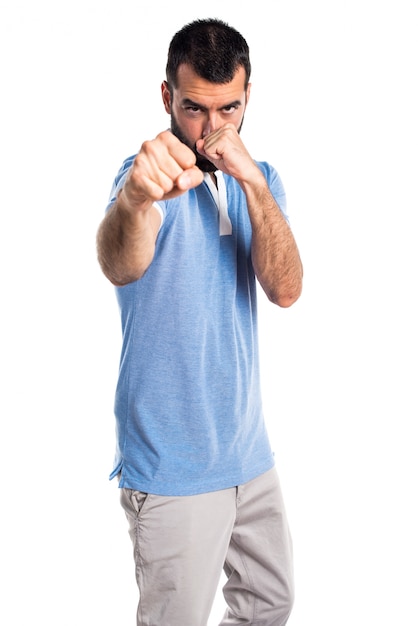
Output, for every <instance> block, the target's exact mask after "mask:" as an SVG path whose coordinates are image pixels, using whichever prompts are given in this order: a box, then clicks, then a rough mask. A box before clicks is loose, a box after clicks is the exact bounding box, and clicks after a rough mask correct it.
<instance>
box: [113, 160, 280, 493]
mask: <svg viewBox="0 0 418 626" xmlns="http://www.w3.org/2000/svg"><path fill="white" fill-rule="evenodd" d="M132 161H133V157H131V158H129V159H127V160H126V161H125V162H124V164H123V166H122V168H121V170H120V171H119V173H118V176H117V177H116V179H115V183H114V185H113V188H112V192H111V198H110V203H109V205H110V204H112V203H113V202H114V199H115V197H116V194H117V192H118V189H120V187H121V185H122V184H123V182H124V178H125V175H126V172H127V171H128V169H129V167H130V165H131V164H132ZM257 165H258V167H259V168H260V169H261V170H262V172H263V174H264V175H265V177H266V179H267V181H268V184H269V186H270V189H271V191H272V193H273V195H274V197H275V199H276V201H277V203H278V204H279V206H280V209H281V210H282V212H283V213H284V214H285V216H286V213H285V211H286V198H285V192H284V189H283V186H282V183H281V180H280V178H279V176H278V174H277V172H276V171H275V170H274V168H272V167H271V166H270V165H268V164H267V163H265V162H258V163H257ZM224 181H225V185H226V194H227V206H228V215H229V218H230V220H231V223H232V234H228V235H220V234H219V211H218V206H217V203H216V201H215V199H214V197H213V196H212V194H211V192H210V190H209V187H208V185H207V184H206V183H205V182H203V183H202V184H201V185H199V186H198V187H197V188H195V189H193V190H191V191H189V192H187V193H185V194H183V195H181V196H180V197H178V198H176V199H172V200H169V201H166V202H160V203H159V206H160V208H161V210H162V215H163V222H162V226H161V229H160V232H159V234H158V238H157V244H156V251H155V256H154V259H153V261H152V263H151V265H150V267H149V268H148V270H147V271H146V273H145V275H144V276H143V277H142V278H141V279H140V280H138V281H136V282H133V283H131V284H129V285H126V286H124V287H117V288H116V294H117V299H118V303H119V307H120V313H121V323H122V351H121V360H120V371H119V379H118V383H117V389H116V397H115V417H116V441H117V446H116V458H115V462H114V467H113V471H112V473H111V475H110V478H113V477H114V476H116V475H117V474H119V473H120V475H121V477H120V482H119V486H120V487H127V488H131V489H136V490H139V491H144V492H147V493H153V494H158V495H166V496H170V495H177V496H182V495H192V494H198V493H204V492H209V491H215V490H219V489H225V488H229V487H232V486H235V485H239V484H242V483H245V482H247V481H249V480H252V479H253V478H255V477H256V476H258V475H260V474H262V473H264V472H266V471H268V470H269V469H271V467H272V466H273V465H274V455H273V453H272V450H271V446H270V442H269V437H268V433H267V432H266V427H265V422H264V417H263V409H262V401H261V395H260V380H259V354H258V338H257V303H256V279H255V275H254V270H253V267H252V263H251V224H250V220H249V216H248V211H247V206H246V199H245V195H244V194H243V192H242V190H241V188H240V187H239V185H238V183H237V182H236V181H235V180H234V179H233V178H232V177H230V176H226V175H224Z"/></svg>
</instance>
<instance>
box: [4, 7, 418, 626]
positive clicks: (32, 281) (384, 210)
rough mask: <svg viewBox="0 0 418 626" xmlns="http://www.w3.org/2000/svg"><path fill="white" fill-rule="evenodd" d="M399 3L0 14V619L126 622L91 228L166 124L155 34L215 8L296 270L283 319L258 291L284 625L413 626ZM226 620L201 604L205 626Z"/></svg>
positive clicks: (411, 363)
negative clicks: (282, 520) (289, 551)
mask: <svg viewBox="0 0 418 626" xmlns="http://www.w3.org/2000/svg"><path fill="white" fill-rule="evenodd" d="M273 8H274V13H273V12H272V10H273ZM413 9H414V2H412V0H411V1H409V2H408V1H407V0H397V1H396V2H394V1H393V2H389V1H386V0H382V1H380V2H378V1H377V0H352V1H351V2H342V1H341V0H333V1H332V0H328V1H327V0H317V1H316V2H312V1H309V0H302V1H295V0H276V1H275V2H270V1H268V2H267V1H265V0H258V1H257V2H255V3H253V4H251V5H248V6H247V5H246V4H245V3H242V2H241V1H239V2H238V1H236V0H228V1H226V0H222V1H218V0H213V1H212V2H210V3H203V4H202V3H198V4H196V3H190V2H185V1H180V2H177V3H176V2H168V1H167V2H157V1H156V2H151V3H146V2H140V1H139V0H118V2H116V1H115V2H110V1H109V0H101V1H99V0H83V1H82V2H81V1H80V0H72V1H71V2H54V3H53V2H48V1H47V0H38V2H30V1H29V0H15V1H14V2H13V3H12V4H9V5H8V8H7V9H5V8H2V10H1V15H0V29H1V37H0V45H1V50H0V52H1V75H2V76H1V85H2V96H1V105H0V106H1V141H0V149H1V177H2V180H1V189H2V210H1V212H2V218H1V228H0V238H1V239H0V251H1V265H0V267H1V287H2V294H3V295H2V305H1V316H2V317H1V338H0V340H1V348H0V354H1V365H2V391H1V400H0V401H1V422H0V424H1V426H0V428H1V431H0V461H1V470H2V471H1V477H2V492H1V501H2V509H1V510H2V512H1V514H0V515H1V517H0V519H1V532H0V542H1V544H0V573H1V578H2V580H1V596H2V599H1V603H0V622H1V623H2V624H4V625H7V626H26V625H27V624H42V626H57V625H58V624H59V625H60V626H74V625H75V624H77V626H91V625H93V624H100V625H103V626H105V625H112V624H121V625H128V624H131V625H132V626H133V625H134V623H135V608H136V600H137V598H136V586H135V581H134V569H133V560H132V556H131V546H130V542H129V537H128V533H127V526H126V521H125V519H124V516H123V512H122V509H120V507H119V503H118V493H117V492H118V490H117V487H116V484H115V483H109V482H108V480H107V477H108V474H109V472H110V469H111V465H112V461H113V446H114V424H113V413H112V409H113V394H114V386H115V382H116V374H117V365H118V358H119V348H120V330H119V318H118V311H117V307H116V301H115V297H114V293H113V288H112V287H111V285H110V284H109V283H108V282H107V281H106V279H105V278H104V277H103V276H102V274H101V273H100V271H99V268H98V265H97V262H96V253H95V234H96V229H97V226H98V224H99V221H100V220H101V218H102V215H103V211H104V207H105V205H106V202H107V197H108V192H109V190H110V186H111V183H112V180H113V177H114V175H115V174H116V171H117V169H118V168H119V166H120V164H121V162H122V160H123V159H124V158H125V157H126V156H128V155H130V154H133V153H134V152H136V151H137V150H138V148H139V146H140V144H141V143H142V141H143V140H144V139H148V138H151V137H153V136H154V135H155V134H157V133H158V132H159V131H160V130H162V129H164V128H166V127H167V126H168V124H169V119H168V117H167V115H166V114H165V112H164V110H163V107H162V104H161V101H160V83H161V81H162V80H163V79H164V69H165V60H166V52H167V47H168V43H169V40H170V38H171V36H172V35H173V34H174V32H175V31H176V30H177V29H178V28H180V27H181V26H183V24H184V23H186V22H188V21H190V20H192V19H194V18H196V17H220V18H223V19H225V20H227V21H229V22H230V23H231V24H232V25H233V26H235V27H236V28H238V29H239V30H241V32H242V33H243V34H244V36H245V37H246V38H247V40H248V43H249V44H250V47H251V50H252V61H253V76H252V82H253V91H252V98H251V101H250V104H249V108H248V110H247V115H246V121H245V124H244V128H243V133H242V136H243V139H244V141H245V142H246V143H247V145H248V147H249V148H250V150H251V152H252V154H253V156H254V158H257V159H260V160H269V161H271V162H272V163H273V164H274V165H275V166H276V168H277V169H278V171H279V173H280V175H281V177H282V179H283V182H284V184H285V187H286V191H287V195H288V208H289V212H290V215H291V221H292V226H293V229H294V232H295V235H296V238H297V241H298V244H299V247H300V251H301V255H302V258H303V262H304V266H305V284H304V293H303V296H302V297H301V299H300V300H299V301H298V303H297V304H295V305H294V306H293V307H291V308H290V309H288V310H280V309H278V308H275V307H273V305H271V304H269V303H267V301H266V299H265V298H264V297H263V296H262V295H261V299H260V318H261V319H260V324H261V337H260V340H261V349H262V358H263V368H262V372H263V388H264V398H265V413H266V419H267V421H268V425H269V430H270V433H271V439H272V443H273V446H274V448H275V451H276V457H277V464H278V469H279V472H280V475H281V481H282V487H283V491H284V495H285V500H286V502H287V508H288V514H289V518H290V522H291V527H292V534H293V540H294V545H295V567H296V584H297V600H296V606H295V609H294V612H293V615H292V617H291V619H290V620H289V624H291V625H292V626H306V625H307V624H312V625H316V624H318V626H319V625H321V626H336V625H338V626H353V624H356V626H370V625H374V624H379V626H389V625H392V624H397V625H399V626H417V624H418V606H417V601H416V597H417V596H416V594H417V582H418V580H417V562H418V545H417V528H418V514H417V476H418V464H417V459H416V447H417V445H416V441H417V437H416V433H415V422H416V418H417V417H418V406H417V397H416V394H417V390H416V388H417V347H418V346H417V333H416V325H417V315H418V310H417V308H418V307H417V295H416V287H417V280H416V274H417V269H418V263H417V261H418V259H417V246H416V232H417V227H416V213H417V208H418V202H417V200H418V192H417V182H418V181H417V178H418V177H417V172H418V169H417V164H418V163H417V144H418V132H417V130H418V129H417V111H418V98H417V58H418V45H417V32H418V23H417V17H416V12H415V11H414V10H413ZM222 611H223V605H222V602H221V599H220V597H219V598H218V599H217V601H216V603H215V606H214V614H213V617H212V618H211V621H210V625H211V626H214V625H215V624H217V623H218V622H217V620H218V618H219V616H220V614H221V613H222Z"/></svg>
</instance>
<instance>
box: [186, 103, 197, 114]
mask: <svg viewBox="0 0 418 626" xmlns="http://www.w3.org/2000/svg"><path fill="white" fill-rule="evenodd" d="M184 110H185V111H186V113H190V114H191V115H193V114H196V113H200V111H201V108H200V107H198V106H196V105H190V106H187V107H184Z"/></svg>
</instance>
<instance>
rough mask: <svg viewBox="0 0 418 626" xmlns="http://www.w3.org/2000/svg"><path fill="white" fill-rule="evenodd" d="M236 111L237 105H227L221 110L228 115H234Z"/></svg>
mask: <svg viewBox="0 0 418 626" xmlns="http://www.w3.org/2000/svg"><path fill="white" fill-rule="evenodd" d="M237 110H238V105H237V104H229V105H228V106H226V107H224V108H223V111H224V113H226V114H227V115H230V114H231V113H235V111H237Z"/></svg>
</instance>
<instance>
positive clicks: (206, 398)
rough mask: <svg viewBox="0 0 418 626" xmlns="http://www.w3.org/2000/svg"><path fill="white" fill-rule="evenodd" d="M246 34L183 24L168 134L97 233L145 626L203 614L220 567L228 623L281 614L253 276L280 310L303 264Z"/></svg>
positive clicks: (117, 188) (116, 198)
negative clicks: (115, 353) (261, 150)
mask: <svg viewBox="0 0 418 626" xmlns="http://www.w3.org/2000/svg"><path fill="white" fill-rule="evenodd" d="M250 71H251V66H250V59H249V50H248V46H247V43H246V41H245V39H244V38H243V37H242V36H241V35H240V34H239V33H238V32H237V31H236V30H235V29H233V28H231V27H230V26H229V25H227V24H225V23H223V22H221V21H219V20H211V19H209V20H197V21H195V22H192V23H190V24H188V25H186V26H185V27H184V28H183V29H181V30H180V31H179V32H178V33H176V34H175V36H174V37H173V39H172V41H171V44H170V48H169V52H168V62H167V80H165V81H164V82H163V84H162V99H163V103H164V107H165V110H166V111H167V113H168V114H169V115H170V116H171V130H170V131H164V132H162V133H160V134H159V135H158V136H157V137H156V138H155V139H153V140H151V141H146V142H145V143H143V145H142V147H141V149H140V151H139V153H138V154H137V155H136V156H135V157H131V158H129V159H127V160H126V161H125V163H124V164H123V166H122V168H121V170H120V172H119V174H118V176H117V178H116V180H115V184H114V188H113V190H112V196H111V201H110V205H109V207H108V210H107V212H106V216H105V217H104V219H103V222H102V223H101V225H100V227H99V231H98V238H97V244H98V258H99V261H100V264H101V267H102V269H103V272H104V273H105V275H106V276H107V277H108V278H109V280H110V281H111V282H112V283H113V284H114V285H115V286H116V287H117V289H116V291H117V297H118V301H119V305H120V310H121V318H122V328H123V346H122V356H121V362H120V374H119V381H118V386H117V391H116V401H115V414H116V423H117V453H116V461H115V465H114V469H113V472H112V474H111V478H113V477H115V476H118V477H119V487H120V488H121V502H122V505H123V507H124V509H125V512H126V515H127V518H128V521H129V529H130V535H131V538H132V541H133V545H134V557H135V563H136V575H137V582H138V586H139V591H140V599H139V605H138V613H137V624H138V626H145V625H147V626H203V625H204V624H206V623H207V619H208V616H209V614H210V610H211V606H212V602H213V599H214V596H215V593H216V589H217V585H218V582H219V579H220V574H221V572H222V568H223V569H224V571H225V573H226V576H227V582H226V584H225V587H224V596H225V599H226V601H227V604H228V608H227V610H226V613H225V617H224V619H223V621H222V625H224V626H225V625H227V624H257V625H258V626H261V625H263V626H273V625H274V626H279V625H283V624H285V623H286V622H287V619H288V616H289V613H290V610H291V606H292V602H293V577H292V556H291V540H290V536H289V532H288V528H287V522H286V515H285V510H284V506H283V502H282V497H281V493H280V487H279V483H278V478H277V474H276V469H275V467H274V458H273V454H272V451H271V449H270V444H269V440H268V435H267V433H266V429H265V425H264V419H263V413H262V406H261V398H260V384H259V364H258V347H257V314H256V278H257V280H258V281H259V282H260V284H261V285H262V287H263V289H264V291H265V292H266V294H267V296H268V298H269V299H270V300H271V301H272V302H274V303H276V304H278V305H279V306H282V307H289V306H290V305H292V304H293V303H294V302H295V301H296V300H297V298H298V297H299V295H300V292H301V283H302V266H301V262H300V259H299V254H298V250H297V246H296V243H295V241H294V238H293V235H292V232H291V230H290V228H289V225H288V222H287V218H286V215H285V213H284V211H285V194H284V191H283V187H282V184H281V181H280V178H279V176H278V174H277V173H276V171H275V170H274V169H273V168H272V167H271V166H270V165H268V164H267V163H256V162H255V161H254V160H253V159H252V158H251V156H250V154H249V153H248V151H247V149H246V148H245V145H244V144H243V142H242V140H241V137H240V129H241V126H242V123H243V119H244V113H245V110H246V107H247V104H248V100H249V96H250V86H251V85H250V83H249V79H250Z"/></svg>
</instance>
